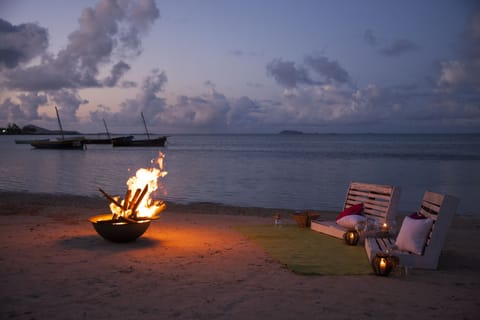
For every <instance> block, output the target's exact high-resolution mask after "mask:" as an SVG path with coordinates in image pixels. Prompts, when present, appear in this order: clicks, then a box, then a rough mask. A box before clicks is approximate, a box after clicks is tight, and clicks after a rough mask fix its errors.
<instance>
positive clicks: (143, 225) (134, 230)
mask: <svg viewBox="0 0 480 320" xmlns="http://www.w3.org/2000/svg"><path fill="white" fill-rule="evenodd" d="M88 220H89V221H90V222H91V223H92V225H93V228H94V229H95V231H97V233H98V234H99V235H100V236H102V237H103V238H104V239H106V240H109V241H112V242H131V241H135V240H136V239H137V238H138V237H140V236H141V235H142V234H144V233H145V231H147V229H148V227H149V226H150V222H151V221H152V220H151V219H146V220H138V221H137V222H135V223H132V222H123V221H119V220H112V214H111V213H109V214H101V215H97V216H94V217H91V218H90V219H88Z"/></svg>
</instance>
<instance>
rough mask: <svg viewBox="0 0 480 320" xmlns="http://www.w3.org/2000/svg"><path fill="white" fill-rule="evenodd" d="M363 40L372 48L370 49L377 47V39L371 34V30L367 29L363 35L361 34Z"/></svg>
mask: <svg viewBox="0 0 480 320" xmlns="http://www.w3.org/2000/svg"><path fill="white" fill-rule="evenodd" d="M363 39H364V40H365V42H366V43H367V44H368V45H369V46H372V47H375V46H377V42H378V41H377V37H376V36H375V34H374V33H373V30H372V29H367V30H365V32H364V34H363Z"/></svg>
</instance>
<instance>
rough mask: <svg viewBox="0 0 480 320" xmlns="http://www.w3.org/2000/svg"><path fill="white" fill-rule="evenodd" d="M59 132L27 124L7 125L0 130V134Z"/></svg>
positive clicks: (75, 132) (74, 132)
mask: <svg viewBox="0 0 480 320" xmlns="http://www.w3.org/2000/svg"><path fill="white" fill-rule="evenodd" d="M59 133H60V131H59V130H49V129H45V128H41V127H38V126H35V125H33V124H28V125H26V126H23V127H20V126H18V125H17V124H16V123H9V124H8V125H7V127H6V128H0V134H12V135H14V134H59ZM63 133H64V134H79V133H78V132H77V131H64V132H63Z"/></svg>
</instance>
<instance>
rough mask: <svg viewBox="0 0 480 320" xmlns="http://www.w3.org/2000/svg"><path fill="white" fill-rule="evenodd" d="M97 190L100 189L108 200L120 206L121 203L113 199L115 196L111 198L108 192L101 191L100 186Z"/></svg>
mask: <svg viewBox="0 0 480 320" xmlns="http://www.w3.org/2000/svg"><path fill="white" fill-rule="evenodd" d="M98 190H100V192H101V193H102V194H103V195H104V196H105V198H107V199H108V200H110V202H113V203H114V204H115V205H116V206H117V207H119V208H122V205H121V204H120V203H118V201H117V200H115V198H113V197H112V196H111V195H109V194H108V193H106V192H105V191H103V190H102V188H98Z"/></svg>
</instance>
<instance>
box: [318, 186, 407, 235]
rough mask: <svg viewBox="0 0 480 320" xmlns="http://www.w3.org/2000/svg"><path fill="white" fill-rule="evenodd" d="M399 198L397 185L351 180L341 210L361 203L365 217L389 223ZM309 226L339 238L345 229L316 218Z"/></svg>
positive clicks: (393, 218)
mask: <svg viewBox="0 0 480 320" xmlns="http://www.w3.org/2000/svg"><path fill="white" fill-rule="evenodd" d="M399 198H400V188H399V187H394V186H387V185H378V184H369V183H362V182H351V183H350V186H349V188H348V192H347V196H346V199H345V203H344V205H343V210H344V211H345V210H346V209H348V208H350V207H352V206H354V205H357V204H359V203H363V214H364V216H365V217H366V218H367V219H369V220H373V221H374V222H376V223H378V224H383V223H389V222H391V221H393V220H395V216H396V213H397V206H398V200H399ZM310 228H311V229H312V230H314V231H318V232H321V233H325V234H328V235H330V236H333V237H336V238H340V239H342V238H343V235H344V234H345V232H346V231H347V228H345V227H343V226H341V225H339V224H337V223H336V221H330V220H318V219H317V220H312V222H311V225H310Z"/></svg>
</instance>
